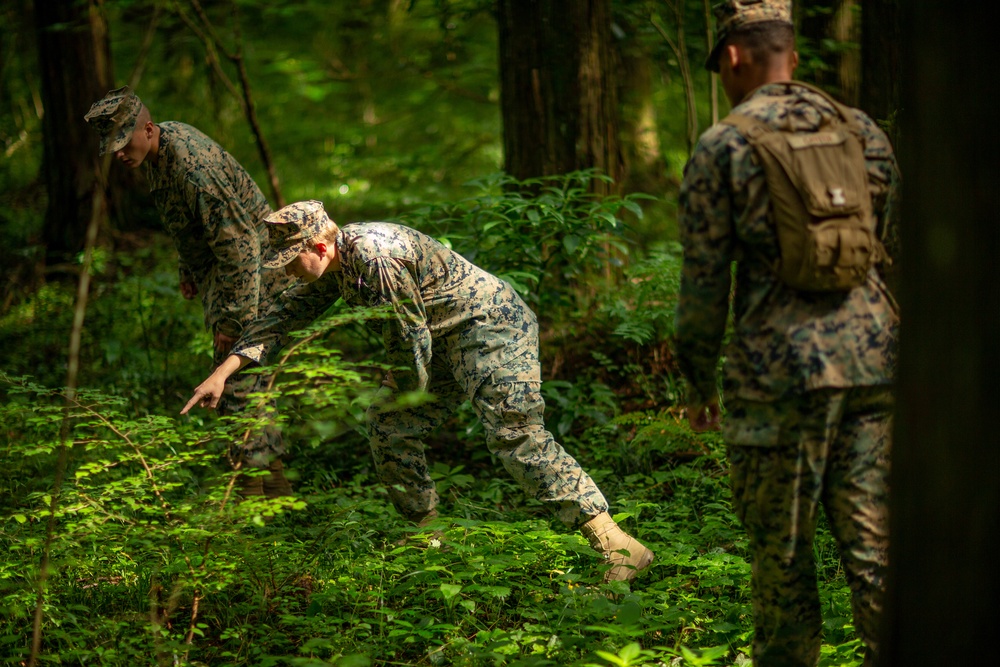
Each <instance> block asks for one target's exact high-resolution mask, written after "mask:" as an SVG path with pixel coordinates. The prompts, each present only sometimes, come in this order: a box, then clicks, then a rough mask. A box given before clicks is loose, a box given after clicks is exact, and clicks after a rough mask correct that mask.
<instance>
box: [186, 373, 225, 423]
mask: <svg viewBox="0 0 1000 667" xmlns="http://www.w3.org/2000/svg"><path fill="white" fill-rule="evenodd" d="M225 386H226V380H225V378H222V377H218V376H217V374H216V373H213V374H212V375H210V376H209V378H208V379H207V380H205V381H204V382H202V383H201V384H200V385H198V386H197V387H196V388H195V390H194V396H192V397H191V400H190V401H188V402H187V405H185V406H184V409H183V410H181V414H182V415H186V414H187V413H188V410H190V409H191V408H193V407H194V406H195V405H200V406H201V407H203V408H208V409H210V410H214V409H215V408H216V407H217V406H218V405H219V398H221V396H222V390H223V388H224V387H225Z"/></svg>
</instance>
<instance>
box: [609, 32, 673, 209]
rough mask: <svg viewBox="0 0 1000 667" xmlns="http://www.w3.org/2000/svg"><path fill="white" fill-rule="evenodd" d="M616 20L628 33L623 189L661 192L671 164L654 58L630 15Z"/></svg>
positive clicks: (622, 80) (624, 42) (623, 47)
mask: <svg viewBox="0 0 1000 667" xmlns="http://www.w3.org/2000/svg"><path fill="white" fill-rule="evenodd" d="M616 22H617V23H618V25H619V26H621V27H622V29H623V32H624V33H625V35H624V37H623V38H622V39H621V40H620V41H619V48H618V53H619V54H620V57H621V68H620V71H621V76H620V77H619V81H618V98H619V99H620V100H621V135H620V136H621V141H622V153H623V155H624V164H625V165H626V167H627V171H625V172H624V173H623V174H622V179H623V183H622V189H623V190H624V191H626V192H661V191H662V190H663V189H664V188H666V187H667V173H668V170H667V166H666V162H665V160H664V158H663V152H662V149H661V147H660V134H659V127H658V120H657V113H656V103H655V101H654V100H653V69H654V68H653V61H652V55H651V54H650V53H649V50H648V49H647V48H646V47H645V46H644V45H643V43H642V41H641V40H640V39H639V38H638V34H637V33H638V30H637V29H636V28H635V26H634V25H632V24H631V22H630V21H629V19H628V17H617V18H616Z"/></svg>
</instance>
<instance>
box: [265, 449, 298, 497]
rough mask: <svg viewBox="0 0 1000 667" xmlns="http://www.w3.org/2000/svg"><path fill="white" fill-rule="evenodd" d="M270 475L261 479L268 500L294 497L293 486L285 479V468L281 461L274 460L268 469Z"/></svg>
mask: <svg viewBox="0 0 1000 667" xmlns="http://www.w3.org/2000/svg"><path fill="white" fill-rule="evenodd" d="M267 469H268V470H269V471H270V473H271V474H270V475H264V476H263V477H261V481H262V486H263V487H264V495H265V496H267V497H268V498H280V497H282V496H290V495H292V485H291V483H290V482H289V481H288V478H286V477H285V466H284V464H282V463H281V459H274V460H273V461H271V464H270V465H269V466H268V468H267Z"/></svg>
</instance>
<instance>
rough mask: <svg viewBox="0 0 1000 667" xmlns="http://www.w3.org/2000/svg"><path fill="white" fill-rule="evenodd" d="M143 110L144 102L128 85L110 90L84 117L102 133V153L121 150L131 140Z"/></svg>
mask: <svg viewBox="0 0 1000 667" xmlns="http://www.w3.org/2000/svg"><path fill="white" fill-rule="evenodd" d="M141 110H142V102H141V101H140V100H139V98H138V96H136V94H135V93H133V92H132V90H131V89H130V88H129V87H128V86H122V87H121V88H116V89H115V90H109V91H108V93H107V94H106V95H105V96H104V97H102V98H101V99H99V100H97V101H96V102H94V103H93V104H92V105H91V106H90V111H88V112H87V115H86V116H84V117H83V119H84V120H85V121H87V122H88V123H90V124H91V125H92V126H93V127H94V129H96V130H97V131H98V132H100V133H101V155H104V154H105V153H107V152H108V151H111V152H112V153H114V152H116V151H120V150H121V149H122V148H124V147H125V145H126V144H127V143H128V142H129V141H131V139H132V130H134V129H135V120H136V118H138V117H139V111H141Z"/></svg>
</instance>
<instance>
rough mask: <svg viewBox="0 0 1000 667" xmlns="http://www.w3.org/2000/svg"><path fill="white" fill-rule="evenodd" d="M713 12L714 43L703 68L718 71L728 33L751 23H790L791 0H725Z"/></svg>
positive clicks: (713, 8)
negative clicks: (720, 55)
mask: <svg viewBox="0 0 1000 667" xmlns="http://www.w3.org/2000/svg"><path fill="white" fill-rule="evenodd" d="M712 13H713V14H715V45H714V46H713V47H712V52H711V53H709V54H708V59H707V60H705V69H707V70H708V71H709V72H718V71H719V53H721V52H722V46H723V44H724V42H725V41H726V37H728V36H729V33H730V32H732V31H733V30H734V29H736V28H742V27H743V26H745V25H749V24H751V23H763V22H764V21H779V22H781V23H787V24H788V25H792V3H791V0H725V2H720V3H719V4H717V5H715V6H713V7H712Z"/></svg>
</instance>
